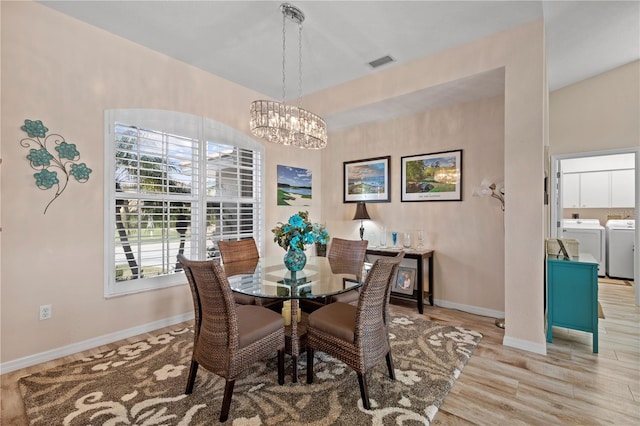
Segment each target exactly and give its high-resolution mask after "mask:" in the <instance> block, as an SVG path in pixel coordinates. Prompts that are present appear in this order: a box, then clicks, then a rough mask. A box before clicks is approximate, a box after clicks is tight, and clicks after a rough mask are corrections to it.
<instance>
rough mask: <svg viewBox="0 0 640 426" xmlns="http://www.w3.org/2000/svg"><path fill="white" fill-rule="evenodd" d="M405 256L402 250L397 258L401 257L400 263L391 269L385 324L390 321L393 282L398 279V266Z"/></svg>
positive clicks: (384, 312)
mask: <svg viewBox="0 0 640 426" xmlns="http://www.w3.org/2000/svg"><path fill="white" fill-rule="evenodd" d="M403 258H404V251H401V252H400V253H398V254H397V255H396V257H395V259H400V260H399V262H398V263H396V264H395V266H394V267H393V269H392V270H391V275H390V276H389V284H388V285H387V291H386V292H385V293H386V294H385V298H384V309H383V311H382V313H383V315H384V318H383V319H384V324H385V325H388V322H389V299H390V298H391V289H392V288H393V284H394V282H395V280H396V276H397V273H398V267H399V266H400V262H402V259H403Z"/></svg>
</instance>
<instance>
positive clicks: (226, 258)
mask: <svg viewBox="0 0 640 426" xmlns="http://www.w3.org/2000/svg"><path fill="white" fill-rule="evenodd" d="M218 249H219V250H220V256H221V257H222V263H224V265H225V270H226V268H227V265H229V264H237V262H244V263H245V264H246V262H247V261H249V260H255V261H256V262H257V261H258V259H260V254H259V253H258V246H257V245H256V240H254V239H253V237H251V238H247V239H244V240H237V241H218ZM227 275H229V274H227ZM233 298H234V299H235V301H236V303H237V304H239V305H258V306H264V307H266V308H269V309H273V310H278V309H280V308H281V307H282V300H280V299H268V298H264V297H254V296H250V295H248V294H242V293H238V292H235V291H234V292H233Z"/></svg>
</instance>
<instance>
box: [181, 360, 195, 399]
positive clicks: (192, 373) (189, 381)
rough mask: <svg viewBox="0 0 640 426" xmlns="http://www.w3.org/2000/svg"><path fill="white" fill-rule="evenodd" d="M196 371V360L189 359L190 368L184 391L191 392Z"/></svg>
mask: <svg viewBox="0 0 640 426" xmlns="http://www.w3.org/2000/svg"><path fill="white" fill-rule="evenodd" d="M197 373H198V362H197V361H194V360H191V368H190V369H189V377H188V378H187V389H185V391H184V393H186V394H190V393H191V392H193V384H194V383H195V382H196V374H197Z"/></svg>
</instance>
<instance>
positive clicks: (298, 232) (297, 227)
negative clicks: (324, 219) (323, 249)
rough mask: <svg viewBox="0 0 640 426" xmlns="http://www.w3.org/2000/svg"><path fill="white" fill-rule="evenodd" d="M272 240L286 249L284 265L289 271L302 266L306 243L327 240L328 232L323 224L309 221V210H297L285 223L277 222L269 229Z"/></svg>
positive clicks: (305, 260)
mask: <svg viewBox="0 0 640 426" xmlns="http://www.w3.org/2000/svg"><path fill="white" fill-rule="evenodd" d="M271 232H273V241H274V242H275V243H278V245H279V246H280V247H282V248H283V249H285V250H286V251H287V254H286V255H285V258H284V263H285V266H286V267H287V268H288V269H289V270H291V271H299V270H301V269H302V268H304V265H305V264H306V262H307V257H306V255H305V254H304V251H303V250H304V248H305V246H306V245H309V244H314V243H316V242H322V241H324V243H325V244H326V243H327V242H328V241H329V233H328V232H327V230H326V229H324V226H322V225H318V224H312V223H311V222H309V212H306V211H305V212H302V211H301V212H298V213H296V214H294V215H293V216H291V217H290V218H289V221H288V222H287V223H282V222H278V226H276V227H275V228H273V229H272V230H271Z"/></svg>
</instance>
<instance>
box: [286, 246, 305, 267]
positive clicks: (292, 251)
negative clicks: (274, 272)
mask: <svg viewBox="0 0 640 426" xmlns="http://www.w3.org/2000/svg"><path fill="white" fill-rule="evenodd" d="M306 264H307V255H305V254H304V251H302V250H299V249H296V248H291V247H289V250H287V254H285V255H284V266H286V267H287V269H288V270H290V271H291V272H297V271H302V269H303V268H304V265H306Z"/></svg>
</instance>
